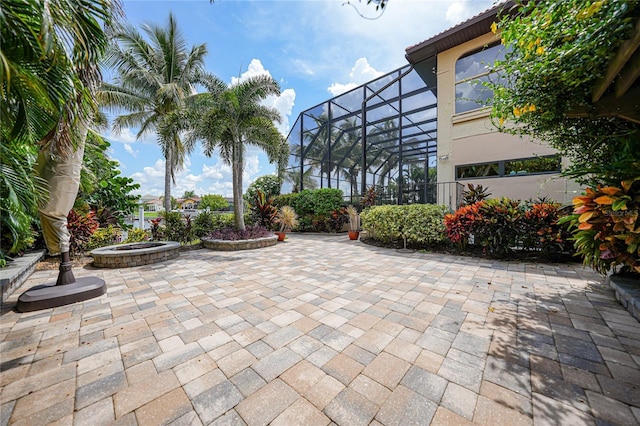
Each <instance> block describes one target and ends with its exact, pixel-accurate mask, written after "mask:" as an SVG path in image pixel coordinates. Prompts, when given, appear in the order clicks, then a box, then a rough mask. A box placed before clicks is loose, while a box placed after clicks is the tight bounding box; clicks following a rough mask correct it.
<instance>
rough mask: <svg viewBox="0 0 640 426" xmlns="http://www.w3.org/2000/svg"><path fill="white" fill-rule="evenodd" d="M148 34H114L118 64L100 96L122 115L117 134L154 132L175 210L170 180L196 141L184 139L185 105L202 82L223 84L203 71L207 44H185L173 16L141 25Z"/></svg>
mask: <svg viewBox="0 0 640 426" xmlns="http://www.w3.org/2000/svg"><path fill="white" fill-rule="evenodd" d="M142 31H143V32H144V34H146V36H147V38H146V39H145V37H143V35H142V34H141V33H140V32H139V31H138V30H137V29H136V28H134V27H133V26H126V27H125V28H124V30H122V31H119V32H117V33H116V34H115V40H116V41H117V42H118V43H117V44H114V47H113V49H111V51H110V56H109V58H108V61H107V64H108V65H110V66H111V67H113V68H114V70H115V73H116V76H115V79H114V82H113V83H109V84H104V85H103V86H102V89H101V91H100V92H98V100H99V101H100V103H101V104H102V105H103V106H105V107H107V108H108V109H109V111H112V112H114V113H117V114H118V113H121V111H122V110H124V111H128V112H127V113H124V114H120V115H118V116H117V117H116V118H115V120H114V123H113V128H114V131H116V132H118V131H121V130H123V129H126V128H129V127H131V126H138V127H139V130H138V133H137V134H136V137H137V138H140V137H142V136H143V135H145V134H147V133H155V134H156V136H157V138H158V144H159V145H160V147H161V149H162V154H163V155H164V158H165V176H164V204H165V210H167V211H169V210H171V208H172V206H171V202H170V200H171V183H172V181H173V182H174V183H175V174H176V173H177V172H178V171H180V170H181V169H182V167H183V165H184V159H185V156H186V155H188V154H189V152H190V150H191V149H192V148H193V145H189V144H185V143H183V141H182V139H181V136H180V131H181V130H183V129H184V127H185V123H183V122H181V120H180V118H181V117H183V113H184V111H185V109H187V108H188V107H190V106H191V105H192V101H193V100H194V99H195V97H196V96H197V95H196V94H195V88H196V86H197V85H199V84H201V85H203V86H205V87H207V88H208V89H209V90H215V88H216V87H218V88H219V87H220V86H221V85H222V84H223V83H221V82H220V81H219V80H218V79H217V78H215V77H213V76H211V75H209V74H207V73H206V72H205V70H204V57H205V55H206V54H207V48H206V46H205V44H200V45H197V46H192V47H191V49H188V47H187V41H186V40H185V38H184V36H183V35H182V32H181V31H180V29H179V28H178V24H177V22H176V20H175V18H174V16H173V14H169V18H168V21H167V24H166V26H165V27H161V26H158V25H146V24H145V25H142Z"/></svg>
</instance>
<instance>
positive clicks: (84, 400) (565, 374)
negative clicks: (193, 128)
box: [0, 234, 640, 425]
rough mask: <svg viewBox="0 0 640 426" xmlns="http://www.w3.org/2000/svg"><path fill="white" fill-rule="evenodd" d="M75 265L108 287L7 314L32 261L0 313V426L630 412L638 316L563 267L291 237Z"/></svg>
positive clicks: (460, 419)
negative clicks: (134, 261)
mask: <svg viewBox="0 0 640 426" xmlns="http://www.w3.org/2000/svg"><path fill="white" fill-rule="evenodd" d="M275 265H277V266H278V268H276V267H275ZM74 273H75V274H76V276H78V277H82V276H89V275H94V276H99V277H100V278H102V279H104V280H105V281H106V282H107V287H108V291H107V294H106V295H104V296H102V297H100V298H97V299H94V300H90V301H86V302H83V303H77V304H74V305H69V306H62V307H58V308H55V309H49V310H43V311H38V312H30V313H23V314H21V313H18V312H15V311H13V310H11V308H12V306H14V305H15V302H16V300H17V297H18V296H19V295H20V294H21V293H22V291H24V290H25V289H27V288H28V287H30V286H34V285H38V284H43V283H46V282H50V281H52V280H54V279H55V277H56V275H57V271H39V272H36V273H34V274H33V275H32V276H31V277H30V278H29V279H28V280H27V282H26V283H25V284H24V285H23V288H21V289H19V290H18V291H17V292H15V293H14V294H13V295H12V296H11V297H10V298H9V300H8V303H7V304H6V305H5V307H3V309H4V310H3V311H2V312H1V313H0V351H1V353H2V356H1V359H0V368H1V371H2V374H0V424H3V425H4V424H29V425H39V424H78V425H81V424H120V425H155V424H173V425H201V424H202V425H204V424H212V425H244V424H246V425H258V424H260V425H263V424H269V423H272V424H274V425H289V424H314V425H328V424H337V425H357V424H363V425H365V424H371V425H394V424H398V425H406V424H420V425H425V424H429V423H431V424H434V425H463V424H519V425H520V424H522V425H526V424H534V425H545V424H571V425H574V424H575V425H582V424H638V423H640V390H639V389H638V386H637V383H638V381H639V380H640V366H639V363H640V327H639V324H638V322H637V320H635V319H634V318H633V317H631V315H630V314H629V313H628V312H627V311H626V310H625V309H624V308H623V307H622V306H621V305H620V304H619V303H618V302H617V301H616V299H615V295H614V293H613V290H611V289H610V288H609V287H606V286H604V285H603V284H602V282H603V279H602V277H600V276H598V275H596V274H594V273H592V272H591V271H589V270H585V269H583V268H582V267H581V266H580V265H559V264H528V263H509V262H501V261H496V260H486V259H474V258H468V257H464V258H463V257H455V256H448V255H440V254H438V255H436V254H426V253H412V254H400V253H397V252H396V251H393V250H387V249H382V248H376V247H371V246H366V245H364V244H362V243H361V242H352V241H349V240H348V239H347V238H346V236H344V235H337V236H320V235H301V234H291V235H290V237H289V238H288V240H287V242H286V244H278V245H277V246H275V247H269V248H263V249H260V250H250V251H245V252H242V254H241V255H238V254H237V253H233V252H229V253H227V252H224V253H223V252H215V251H209V250H205V249H202V250H193V251H189V252H183V253H181V255H180V257H179V258H178V259H175V260H170V261H166V262H161V263H157V264H153V265H147V266H140V267H132V268H126V269H108V270H107V269H95V268H88V269H82V270H77V271H74Z"/></svg>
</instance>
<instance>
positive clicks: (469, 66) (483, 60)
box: [456, 44, 505, 113]
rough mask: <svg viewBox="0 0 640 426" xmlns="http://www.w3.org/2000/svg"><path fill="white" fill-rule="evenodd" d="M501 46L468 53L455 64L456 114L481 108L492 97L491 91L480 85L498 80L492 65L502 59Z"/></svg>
mask: <svg viewBox="0 0 640 426" xmlns="http://www.w3.org/2000/svg"><path fill="white" fill-rule="evenodd" d="M504 54H505V48H504V46H503V45H501V44H496V45H493V46H489V47H484V48H482V49H481V50H476V51H474V52H471V53H468V54H466V55H464V56H462V57H461V58H460V59H458V61H457V62H456V113H461V112H466V111H471V110H474V109H478V108H482V107H483V106H485V105H486V104H487V101H488V100H489V99H491V98H492V97H493V91H492V90H491V89H489V88H488V87H485V86H484V85H483V84H482V83H483V82H488V81H493V82H496V81H497V80H498V79H499V78H500V73H499V72H497V71H495V70H494V68H493V63H494V62H495V61H496V60H502V59H504Z"/></svg>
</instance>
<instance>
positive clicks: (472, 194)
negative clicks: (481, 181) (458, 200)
mask: <svg viewBox="0 0 640 426" xmlns="http://www.w3.org/2000/svg"><path fill="white" fill-rule="evenodd" d="M490 196H491V193H490V192H489V188H484V187H483V186H482V185H474V184H472V183H468V184H467V189H463V190H462V200H463V202H464V204H466V205H470V204H474V203H477V202H478V201H482V200H485V199H487V198H489V197H490Z"/></svg>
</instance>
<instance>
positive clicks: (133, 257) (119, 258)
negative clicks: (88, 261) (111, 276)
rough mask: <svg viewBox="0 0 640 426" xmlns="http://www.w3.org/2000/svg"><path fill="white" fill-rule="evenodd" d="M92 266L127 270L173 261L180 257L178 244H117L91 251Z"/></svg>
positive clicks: (158, 242)
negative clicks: (133, 267)
mask: <svg viewBox="0 0 640 426" xmlns="http://www.w3.org/2000/svg"><path fill="white" fill-rule="evenodd" d="M90 255H91V257H93V266H95V267H97V268H129V267H132V266H142V265H149V264H151V263H158V262H164V261H165V260H170V259H175V258H176V257H178V256H179V255H180V243H177V242H175V241H154V242H140V243H131V244H117V245H113V246H107V247H100V248H97V249H95V250H92V251H91V253H90Z"/></svg>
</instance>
